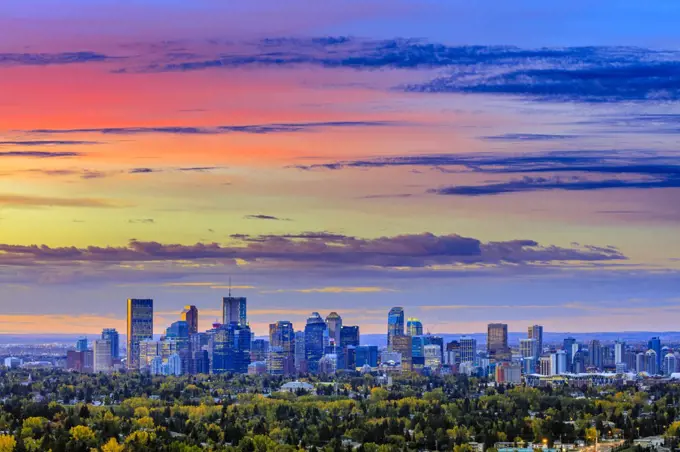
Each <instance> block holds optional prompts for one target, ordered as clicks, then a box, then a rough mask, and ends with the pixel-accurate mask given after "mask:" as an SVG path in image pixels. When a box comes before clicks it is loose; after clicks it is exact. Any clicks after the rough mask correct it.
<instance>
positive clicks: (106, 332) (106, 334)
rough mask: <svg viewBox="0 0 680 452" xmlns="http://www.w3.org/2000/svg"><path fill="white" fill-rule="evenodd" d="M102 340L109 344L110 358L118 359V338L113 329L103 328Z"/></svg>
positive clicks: (116, 332)
mask: <svg viewBox="0 0 680 452" xmlns="http://www.w3.org/2000/svg"><path fill="white" fill-rule="evenodd" d="M102 339H103V340H105V341H109V342H110V343H111V358H112V359H118V358H119V357H120V336H119V335H118V331H116V329H115V328H104V329H103V330H102Z"/></svg>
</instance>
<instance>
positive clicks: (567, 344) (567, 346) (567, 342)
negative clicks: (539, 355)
mask: <svg viewBox="0 0 680 452" xmlns="http://www.w3.org/2000/svg"><path fill="white" fill-rule="evenodd" d="M575 344H576V339H574V338H573V337H566V338H564V340H563V341H562V350H564V351H565V352H566V353H567V372H571V371H572V362H573V360H574V345H575Z"/></svg>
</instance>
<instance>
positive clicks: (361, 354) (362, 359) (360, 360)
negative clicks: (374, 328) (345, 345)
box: [355, 345, 378, 367]
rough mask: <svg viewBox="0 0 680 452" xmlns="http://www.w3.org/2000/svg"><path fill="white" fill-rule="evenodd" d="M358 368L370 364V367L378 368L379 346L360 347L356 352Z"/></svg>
mask: <svg viewBox="0 0 680 452" xmlns="http://www.w3.org/2000/svg"><path fill="white" fill-rule="evenodd" d="M355 353H356V367H363V366H365V365H366V364H368V365H369V366H370V367H378V346H377V345H360V346H358V347H357V348H356V350H355Z"/></svg>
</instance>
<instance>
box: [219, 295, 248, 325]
mask: <svg viewBox="0 0 680 452" xmlns="http://www.w3.org/2000/svg"><path fill="white" fill-rule="evenodd" d="M246 304H247V302H246V298H245V297H232V296H231V293H230V294H229V296H228V297H224V298H223V299H222V324H223V325H229V324H230V323H236V324H238V325H239V326H241V327H245V326H246V325H247V324H248V318H247V316H246Z"/></svg>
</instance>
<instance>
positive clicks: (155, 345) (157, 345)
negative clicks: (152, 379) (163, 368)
mask: <svg viewBox="0 0 680 452" xmlns="http://www.w3.org/2000/svg"><path fill="white" fill-rule="evenodd" d="M161 348H162V347H161V341H154V340H146V341H140V342H139V367H138V369H139V370H148V369H149V368H150V367H151V361H152V360H153V359H154V358H155V357H157V356H159V357H160V356H161V355H162V351H161ZM161 361H162V358H161Z"/></svg>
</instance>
